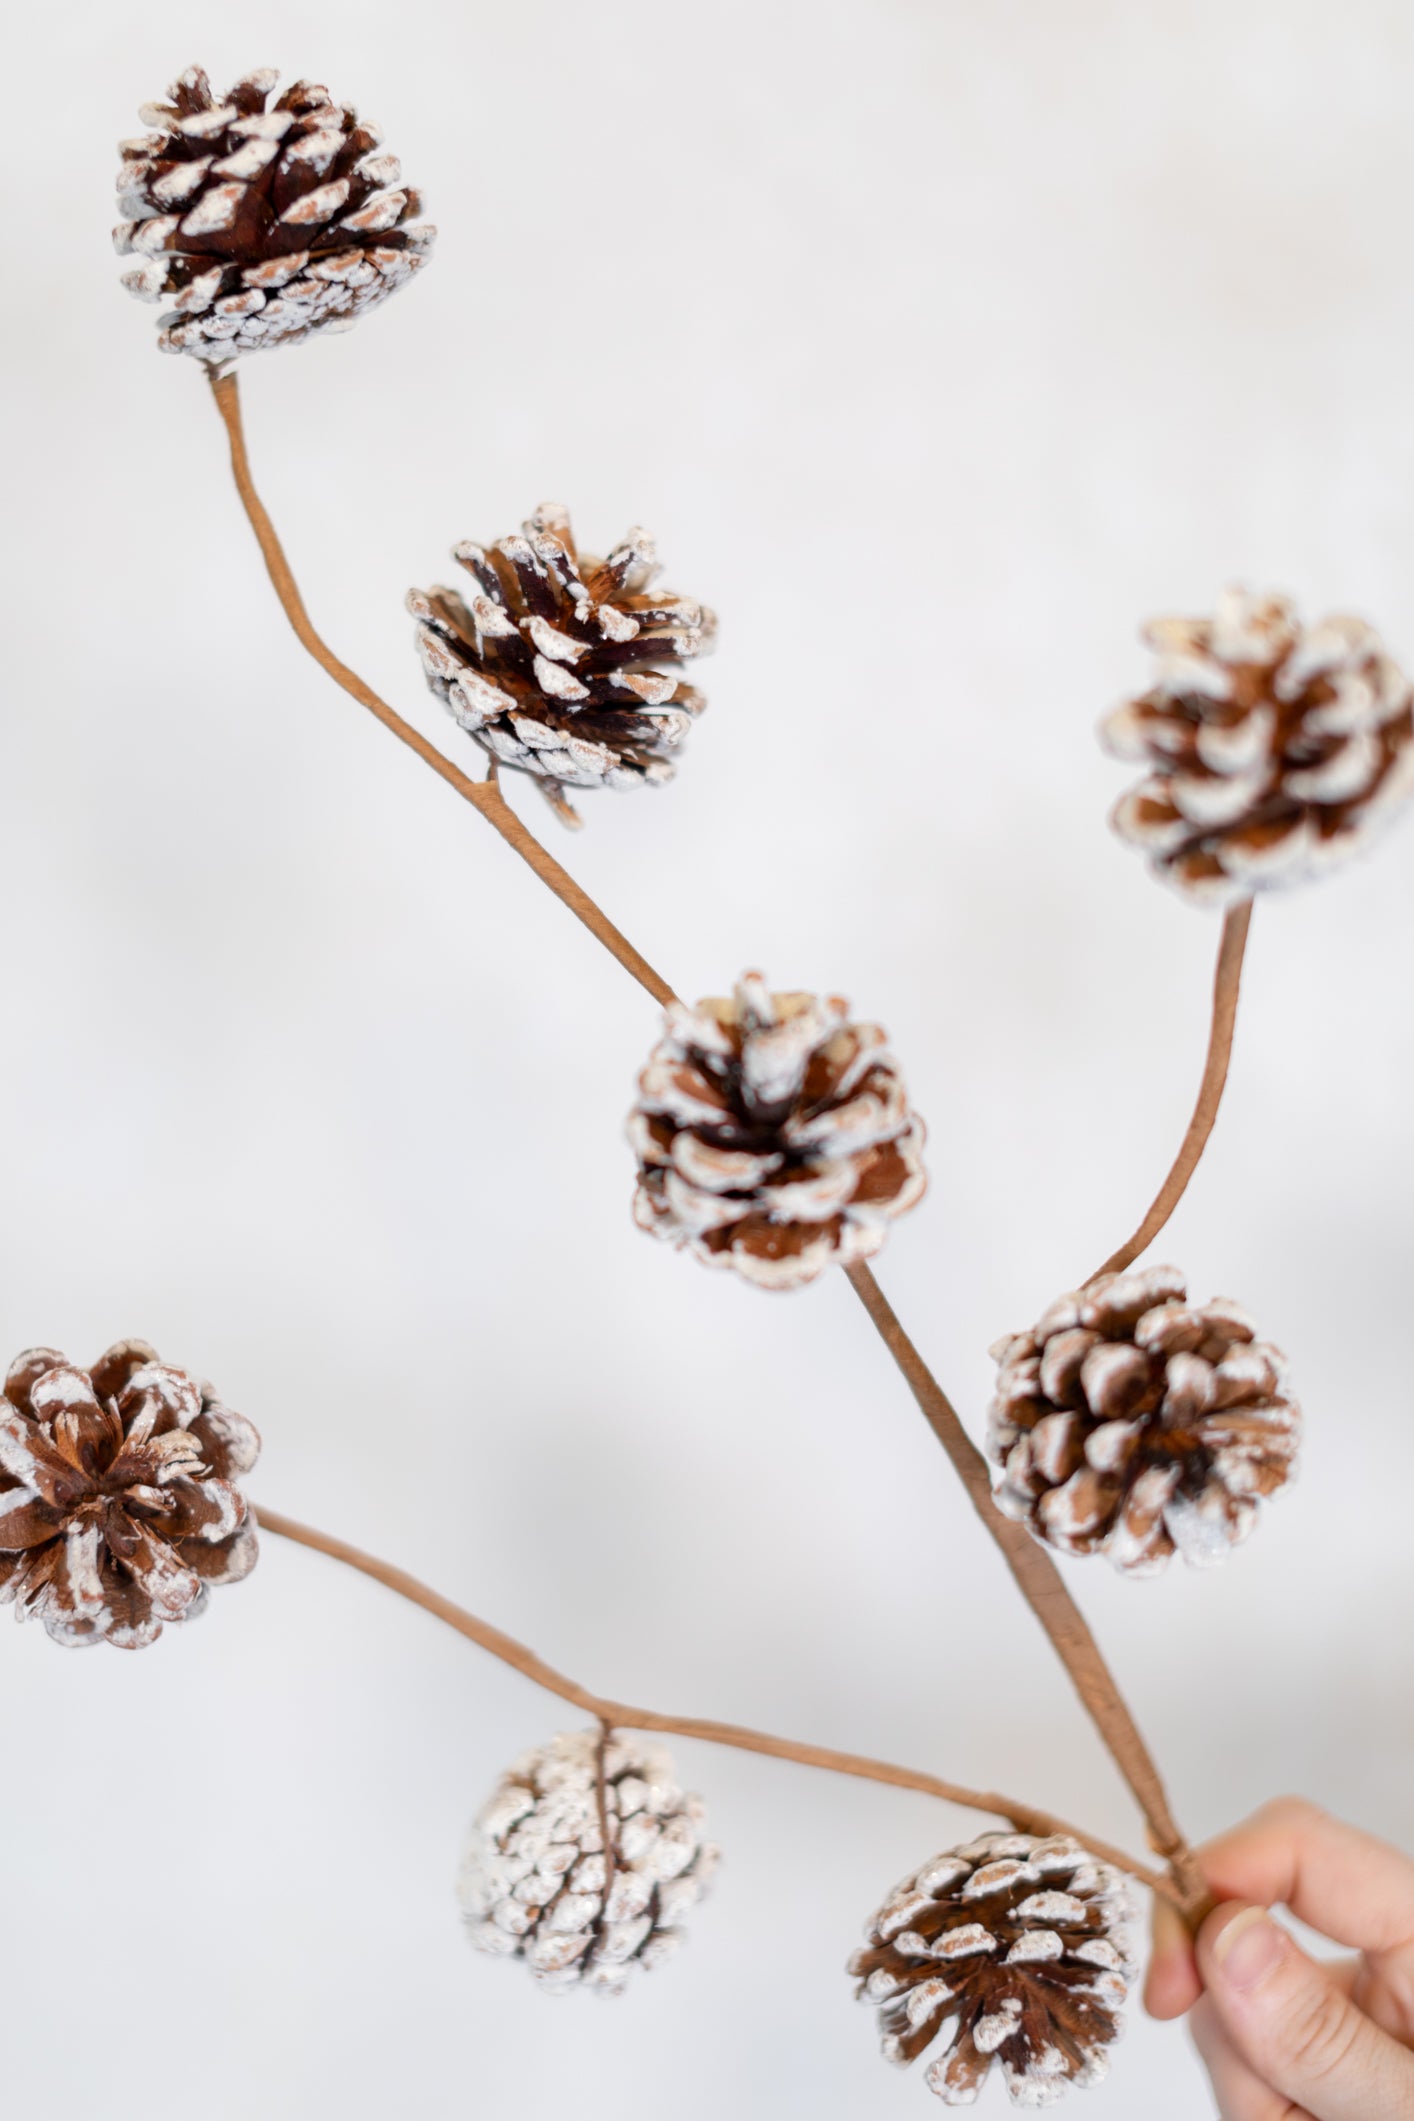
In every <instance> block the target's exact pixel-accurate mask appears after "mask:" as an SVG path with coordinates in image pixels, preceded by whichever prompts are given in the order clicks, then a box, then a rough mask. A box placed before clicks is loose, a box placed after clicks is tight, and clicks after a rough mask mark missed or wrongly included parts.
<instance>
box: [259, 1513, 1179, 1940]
mask: <svg viewBox="0 0 1414 2121" xmlns="http://www.w3.org/2000/svg"><path fill="white" fill-rule="evenodd" d="M252 1507H254V1508H255V1515H256V1517H257V1519H258V1521H259V1523H260V1526H261V1529H262V1530H263V1531H266V1532H275V1533H278V1534H279V1536H280V1537H281V1538H282V1539H289V1540H293V1541H294V1542H295V1543H296V1544H297V1545H299V1546H303V1547H312V1548H313V1549H314V1551H315V1552H316V1553H317V1554H327V1555H328V1556H329V1557H330V1559H331V1560H333V1561H342V1562H343V1563H345V1565H346V1566H347V1567H349V1568H351V1569H358V1570H360V1571H361V1572H362V1574H363V1575H365V1576H371V1577H372V1578H373V1580H374V1582H375V1583H381V1584H382V1585H383V1586H384V1588H385V1589H387V1590H389V1591H395V1592H396V1593H397V1594H398V1596H399V1597H400V1598H406V1599H407V1600H408V1601H409V1602H410V1603H411V1604H413V1605H418V1606H421V1607H422V1609H423V1611H424V1612H426V1613H431V1614H432V1615H433V1616H434V1617H435V1618H436V1619H438V1620H441V1621H445V1622H446V1624H447V1626H448V1627H449V1628H455V1629H456V1631H457V1633H458V1634H459V1635H465V1636H466V1637H467V1639H468V1641H470V1642H474V1643H476V1644H477V1645H478V1647H479V1648H481V1649H483V1650H487V1651H489V1652H490V1654H491V1655H492V1656H493V1657H499V1658H500V1660H501V1662H502V1664H508V1665H510V1666H511V1667H512V1669H513V1670H514V1671H517V1672H521V1673H523V1674H524V1676H525V1677H526V1678H527V1679H531V1680H533V1681H534V1682H535V1684H536V1685H537V1686H540V1687H544V1688H545V1690H546V1692H547V1693H550V1694H558V1695H559V1697H560V1699H561V1700H562V1701H568V1702H570V1703H571V1704H572V1705H573V1706H574V1707H575V1708H577V1709H582V1710H583V1711H584V1712H585V1714H586V1715H588V1716H592V1717H594V1718H595V1719H596V1720H597V1721H598V1722H599V1724H600V1725H601V1726H602V1727H603V1729H604V1730H605V1731H606V1732H607V1731H609V1730H630V1731H663V1732H669V1733H672V1734H673V1735H674V1736H676V1737H679V1738H701V1739H704V1740H706V1741H707V1743H709V1744H711V1745H728V1746H732V1747H734V1748H735V1749H736V1750H737V1751H738V1752H743V1753H762V1754H765V1755H766V1756H767V1757H768V1758H769V1759H772V1760H793V1761H796V1762H798V1763H799V1765H800V1766H801V1767H813V1768H824V1769H826V1770H828V1771H829V1772H831V1773H833V1774H836V1775H852V1776H855V1777H856V1778H858V1779H859V1780H860V1781H863V1782H882V1783H887V1784H888V1785H889V1786H890V1787H891V1788H893V1789H900V1790H921V1791H922V1793H923V1794H924V1796H926V1797H939V1798H941V1799H942V1800H943V1802H944V1803H946V1804H958V1805H965V1806H966V1807H967V1808H968V1810H970V1811H976V1812H990V1813H991V1814H992V1815H993V1816H994V1817H996V1818H998V1819H1005V1820H1007V1821H1009V1822H1010V1824H1011V1825H1012V1826H1014V1827H1015V1828H1016V1830H1017V1832H1018V1833H1023V1834H1038V1835H1041V1836H1042V1837H1044V1838H1047V1839H1049V1837H1050V1836H1051V1835H1053V1834H1067V1835H1069V1836H1070V1837H1071V1838H1072V1839H1074V1840H1076V1841H1079V1842H1081V1843H1082V1844H1083V1845H1084V1846H1085V1847H1086V1848H1088V1849H1089V1850H1091V1851H1092V1853H1093V1854H1094V1855H1096V1856H1099V1857H1100V1858H1101V1859H1102V1860H1103V1861H1104V1862H1106V1863H1113V1864H1115V1865H1116V1866H1117V1867H1118V1868H1119V1869H1120V1870H1123V1871H1127V1872H1128V1874H1129V1876H1130V1877H1131V1878H1136V1879H1137V1880H1138V1881H1139V1883H1140V1884H1141V1885H1144V1886H1147V1887H1148V1889H1149V1891H1150V1892H1152V1893H1157V1894H1158V1895H1159V1896H1160V1897H1161V1898H1162V1899H1164V1900H1167V1901H1169V1902H1170V1903H1171V1904H1172V1905H1173V1906H1175V1907H1177V1908H1179V1909H1180V1911H1182V1909H1183V1907H1184V1899H1183V1895H1182V1893H1181V1892H1180V1891H1179V1890H1178V1889H1177V1888H1176V1887H1175V1885H1174V1883H1173V1881H1172V1879H1170V1878H1168V1877H1166V1876H1165V1875H1164V1874H1163V1873H1162V1872H1160V1871H1155V1870H1151V1869H1150V1868H1149V1867H1148V1866H1147V1865H1146V1864H1142V1863H1139V1862H1137V1861H1136V1860H1135V1858H1134V1857H1133V1856H1129V1855H1126V1854H1125V1852H1124V1851H1123V1850H1122V1849H1116V1848H1112V1847H1111V1846H1110V1844H1109V1843H1108V1842H1105V1841H1097V1840H1096V1839H1095V1837H1094V1835H1093V1834H1084V1833H1081V1831H1080V1829H1079V1828H1078V1827H1073V1826H1069V1825H1067V1823H1066V1822H1065V1820H1063V1819H1057V1818H1056V1817H1055V1815H1054V1814H1053V1813H1051V1812H1043V1811H1038V1810H1037V1809H1036V1807H1035V1806H1034V1805H1029V1804H1018V1803H1017V1802H1016V1801H1015V1799H1013V1798H1011V1797H1001V1796H998V1795H997V1794H996V1792H995V1791H985V1790H969V1789H964V1788H963V1787H962V1785H961V1784H960V1783H956V1782H945V1781H944V1780H943V1779H942V1777H941V1776H938V1775H925V1774H922V1773H920V1772H919V1771H918V1770H917V1769H915V1768H904V1767H894V1766H893V1765H892V1764H891V1763H890V1762H888V1761H886V1760H870V1759H868V1758H867V1757H866V1756H865V1755H863V1754H861V1753H839V1752H835V1751H834V1750H833V1749H832V1748H830V1747H829V1746H822V1745H805V1744H802V1743H800V1742H799V1741H797V1740H795V1739H792V1738H776V1737H773V1736H771V1734H770V1733H769V1732H766V1731H753V1730H748V1729H747V1728H745V1727H744V1726H743V1725H741V1724H737V1723H717V1722H715V1721H713V1720H712V1719H711V1718H708V1717H702V1716H662V1715H659V1714H658V1713H657V1711H656V1710H653V1709H643V1708H636V1707H634V1706H633V1705H632V1704H631V1703H629V1702H624V1701H612V1700H609V1699H608V1698H607V1697H606V1696H604V1695H602V1694H593V1693H591V1692H590V1690H589V1688H588V1687H584V1686H580V1685H579V1683H578V1681H576V1680H573V1679H569V1678H566V1676H565V1674H564V1673H563V1672H557V1671H556V1670H555V1669H554V1667H553V1665H548V1664H546V1662H545V1660H544V1658H543V1657H537V1656H536V1654H535V1652H534V1650H530V1649H527V1648H526V1647H525V1645H524V1644H523V1643H520V1642H517V1641H515V1639H514V1638H513V1637H512V1636H510V1635H505V1634H503V1633H502V1632H501V1630H500V1629H499V1628H493V1627H492V1626H490V1624H489V1623H488V1622H487V1621H484V1620H478V1619H477V1617H476V1615H475V1614H474V1613H468V1612H467V1611H466V1609H465V1608H464V1607H463V1606H459V1605H455V1604H454V1603H453V1601H452V1600H451V1599H450V1598H444V1597H443V1596H442V1594H441V1592H440V1591H434V1590H433V1589H432V1588H431V1587H430V1586H429V1585H428V1584H425V1583H422V1582H420V1581H419V1580H418V1578H417V1577H416V1576H410V1575H409V1574H408V1572H407V1570H406V1569H399V1568H396V1567H394V1565H393V1563H392V1562H390V1561H380V1560H379V1558H378V1557H377V1555H375V1554H366V1553H364V1551H363V1550H362V1548H360V1547H355V1546H350V1545H349V1543H348V1541H347V1540H344V1539H336V1538H334V1536H333V1535H332V1534H331V1533H329V1532H317V1531H315V1530H314V1529H313V1528H312V1527H311V1526H309V1525H307V1524H300V1523H298V1522H297V1521H296V1520H295V1519H294V1518H293V1517H283V1516H281V1515H280V1513H279V1512H278V1511H276V1510H267V1509H266V1508H265V1507H264V1506H263V1504H262V1505H260V1506H258V1507H256V1506H254V1505H253V1506H252Z"/></svg>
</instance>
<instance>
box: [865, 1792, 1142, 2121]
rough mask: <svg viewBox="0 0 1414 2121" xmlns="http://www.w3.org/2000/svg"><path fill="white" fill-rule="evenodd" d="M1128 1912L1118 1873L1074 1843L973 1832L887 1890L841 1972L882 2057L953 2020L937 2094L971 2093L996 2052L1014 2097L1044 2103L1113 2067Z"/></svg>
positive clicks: (905, 2054)
mask: <svg viewBox="0 0 1414 2121" xmlns="http://www.w3.org/2000/svg"><path fill="white" fill-rule="evenodd" d="M1130 1912H1131V1910H1130V1906H1129V1889H1128V1886H1127V1884H1126V1881H1125V1880H1124V1879H1123V1878H1122V1877H1121V1876H1120V1873H1119V1872H1118V1871H1116V1870H1113V1869H1112V1868H1111V1867H1110V1866H1109V1865H1108V1864H1105V1863H1100V1862H1097V1861H1096V1859H1095V1858H1094V1857H1093V1856H1091V1855H1090V1854H1089V1853H1088V1851H1087V1850H1085V1849H1083V1848H1082V1847H1081V1846H1080V1844H1079V1842H1078V1841H1072V1840H1070V1839H1069V1838H1068V1837H1065V1836H1058V1837H1056V1838H1055V1839H1053V1840H1050V1841H1042V1840H1040V1839H1038V1837H1037V1836H1036V1835H1034V1834H983V1835H982V1836H981V1838H980V1839H979V1840H977V1841H971V1842H969V1843H968V1844H967V1846H966V1847H965V1848H960V1849H951V1850H949V1851H948V1853H947V1854H946V1855H942V1856H935V1857H934V1858H933V1859H932V1861H931V1862H930V1863H925V1864H924V1865H923V1867H922V1868H921V1870H918V1871H915V1872H914V1873H913V1874H912V1876H911V1877H908V1878H905V1879H904V1881H903V1883H902V1884H901V1885H899V1886H897V1887H896V1888H895V1889H894V1891H893V1892H892V1893H891V1894H890V1895H889V1897H888V1899H887V1900H886V1901H885V1902H884V1905H883V1906H882V1907H881V1908H880V1910H879V1912H878V1914H877V1915H875V1916H874V1918H873V1920H872V1921H871V1922H870V1923H869V1924H868V1925H867V1927H866V1929H865V1935H866V1937H867V1938H868V1943H867V1944H866V1946H865V1948H864V1950H863V1951H862V1952H856V1953H855V1955H854V1957H853V1958H852V1959H851V1960H850V1962H849V1972H850V1973H851V1974H854V1975H856V1976H857V1977H858V1979H859V1987H858V1988H857V1989H856V1990H855V1994H856V1996H857V1997H858V1998H859V2000H860V2002H861V2003H873V2004H877V2005H878V2006H879V2031H880V2035H881V2038H882V2045H883V2052H884V2056H885V2059H886V2060H887V2061H890V2062H897V2063H900V2064H907V2063H910V2062H914V2061H916V2060H917V2058H918V2057H919V2055H921V2054H922V2053H923V2051H924V2049H925V2048H927V2047H930V2046H931V2045H932V2043H933V2041H934V2040H936V2039H937V2037H938V2035H939V2033H940V2032H941V2031H942V2030H943V2028H944V2026H946V2025H948V2024H949V2023H950V2022H951V2031H950V2033H949V2035H948V2039H947V2045H946V2046H945V2048H944V2049H943V2051H942V2053H941V2054H940V2055H939V2056H938V2057H937V2059H936V2060H935V2061H934V2062H932V2063H930V2065H929V2067H928V2071H927V2074H926V2079H925V2081H926V2083H927V2085H928V2088H929V2090H930V2091H934V2092H936V2093H937V2094H938V2096H939V2098H940V2099H941V2100H942V2102H943V2104H944V2105H945V2106H971V2105H973V2104H974V2102H975V2101H976V2099H977V2096H978V2093H979V2092H980V2091H981V2089H982V2086H983V2084H984V2083H985V2082H986V2078H987V2073H988V2071H989V2070H990V2069H991V2066H992V2064H993V2062H994V2061H995V2062H999V2063H1000V2064H1001V2067H1002V2074H1003V2076H1004V2078H1005V2080H1006V2086H1007V2090H1008V2091H1009V2092H1010V2093H1011V2096H1012V2099H1013V2101H1014V2103H1015V2104H1016V2105H1017V2106H1027V2107H1040V2106H1053V2105H1054V2104H1055V2102H1056V2100H1057V2099H1059V2098H1060V2096H1061V2094H1062V2093H1063V2092H1064V2091H1066V2090H1067V2089H1068V2088H1069V2087H1070V2086H1071V2085H1091V2084H1098V2083H1099V2081H1100V2079H1101V2078H1102V2077H1103V2076H1104V2075H1105V2074H1106V2072H1107V2071H1108V2069H1109V2049H1110V2047H1111V2045H1112V2044H1113V2043H1114V2041H1115V2040H1117V2039H1118V2037H1119V2033H1120V2019H1119V2009H1120V2006H1121V2004H1122V2003H1123V2002H1124V1999H1125V1994H1126V1991H1127V1987H1128V1984H1129V1982H1130V1981H1131V1980H1132V1979H1133V1968H1132V1967H1131V1965H1130V1964H1129V1958H1128V1952H1127V1949H1126V1936H1125V1924H1126V1922H1127V1919H1128V1917H1129V1914H1130Z"/></svg>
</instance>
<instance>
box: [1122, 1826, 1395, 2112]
mask: <svg viewBox="0 0 1414 2121" xmlns="http://www.w3.org/2000/svg"><path fill="white" fill-rule="evenodd" d="M1198 1864H1199V1868H1200V1869H1201V1871H1202V1873H1203V1876H1204V1877H1205V1878H1206V1880H1207V1881H1208V1884H1209V1886H1210V1888H1211V1890H1212V1892H1213V1893H1214V1895H1215V1896H1216V1898H1217V1901H1218V1906H1217V1907H1216V1908H1215V1909H1214V1911H1213V1913H1212V1914H1211V1915H1209V1917H1208V1919H1207V1921H1206V1922H1205V1923H1204V1924H1203V1926H1202V1928H1201V1930H1200V1931H1199V1933H1198V1937H1197V1940H1196V1943H1195V1940H1194V1939H1193V1938H1192V1937H1191V1936H1190V1935H1189V1933H1188V1931H1187V1930H1186V1928H1185V1927H1184V1925H1183V1923H1182V1921H1181V1920H1180V1918H1179V1916H1178V1915H1177V1914H1176V1912H1175V1911H1174V1909H1173V1908H1171V1907H1170V1906H1169V1905H1168V1904H1167V1903H1166V1902H1164V1901H1156V1902H1155V1906H1154V1956H1153V1960H1152V1962H1151V1964H1150V1967H1149V1976H1148V1980H1147V1982H1146V1983H1145V1988H1144V2002H1145V2005H1146V2007H1147V2008H1148V2010H1149V2012H1150V2013H1151V2015H1152V2016H1154V2017H1155V2018H1177V2017H1180V2016H1182V2014H1183V2013H1184V2012H1185V2011H1189V2012H1191V2019H1190V2026H1191V2030H1192V2033H1193V2038H1194V2041H1195V2042H1196V2044H1197V2048H1198V2052H1199V2054H1200V2055H1201V2056H1202V2058H1203V2060H1204V2062H1205V2063H1206V2065H1207V2069H1208V2074H1209V2076H1210V2077H1211V2078H1212V2080H1213V2090H1214V2092H1215V2094H1216V2096H1217V2102H1218V2112H1219V2114H1220V2115H1221V2117H1222V2121H1414V1861H1411V1859H1410V1858H1409V1857H1408V1856H1405V1855H1401V1853H1400V1851H1399V1850H1398V1849H1395V1848H1391V1847H1389V1846H1388V1844H1387V1843H1385V1842H1383V1841H1376V1840H1375V1839H1374V1838H1373V1837H1372V1836H1371V1835H1369V1834H1362V1833H1359V1832H1357V1830H1356V1829H1355V1828H1354V1827H1351V1826H1344V1825H1342V1823H1341V1822H1340V1821H1339V1820H1338V1819H1332V1818H1330V1817H1328V1816H1327V1814H1326V1813H1324V1812H1322V1811H1318V1810H1317V1808H1316V1806H1315V1805H1313V1804H1307V1803H1305V1802H1304V1801H1303V1800H1302V1799H1301V1798H1299V1797H1283V1798H1280V1799H1278V1801H1277V1802H1276V1803H1274V1804H1268V1805H1264V1806H1263V1808H1262V1810H1261V1811H1260V1812H1257V1813H1255V1814H1254V1815H1253V1817H1252V1818H1251V1819H1249V1820H1247V1822H1246V1823H1245V1824H1244V1825H1242V1826H1238V1827H1234V1828H1233V1829H1232V1831H1231V1833H1227V1834H1223V1835H1221V1836H1219V1838H1218V1839H1217V1840H1216V1841H1211V1842H1209V1844H1208V1845H1207V1847H1206V1848H1203V1849H1200V1850H1199V1851H1198ZM1279 1904H1281V1905H1285V1906H1286V1907H1289V1908H1290V1910H1291V1912H1292V1914H1293V1915H1296V1916H1297V1917H1298V1918H1299V1919H1300V1920H1301V1921H1302V1922H1306V1923H1309V1924H1310V1925H1311V1927H1312V1928H1313V1929H1317V1930H1320V1931H1321V1933H1322V1935H1324V1936H1327V1937H1330V1938H1332V1939H1333V1940H1334V1941H1335V1942H1336V1943H1337V1944H1343V1945H1346V1946H1347V1947H1350V1948H1351V1949H1353V1950H1354V1951H1356V1952H1357V1953H1358V1954H1359V1956H1358V1957H1357V1958H1353V1959H1346V1960H1340V1961H1335V1962H1330V1963H1326V1964H1318V1963H1317V1962H1316V1961H1315V1960H1313V1959H1310V1958H1308V1957H1307V1955H1306V1953H1305V1952H1303V1951H1302V1950H1301V1949H1300V1947H1299V1946H1298V1945H1297V1944H1296V1942H1295V1940H1294V1939H1293V1938H1291V1937H1290V1936H1288V1934H1287V1932H1286V1931H1285V1930H1283V1929H1281V1928H1279V1927H1278V1925H1277V1924H1276V1923H1274V1922H1273V1921H1271V1920H1270V1918H1269V1917H1268V1915H1267V1913H1266V1910H1267V1909H1268V1908H1270V1907H1274V1906H1277V1905H1279Z"/></svg>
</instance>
